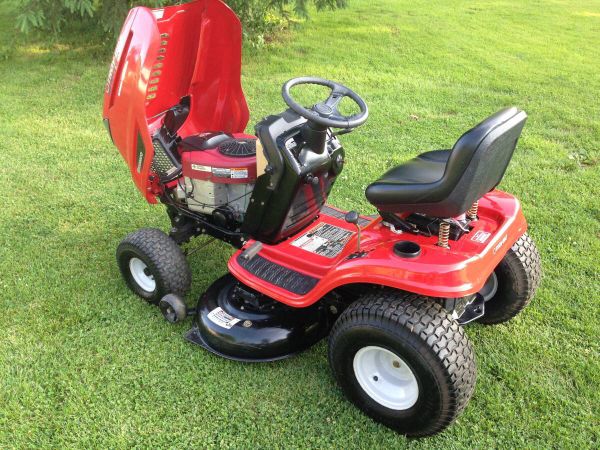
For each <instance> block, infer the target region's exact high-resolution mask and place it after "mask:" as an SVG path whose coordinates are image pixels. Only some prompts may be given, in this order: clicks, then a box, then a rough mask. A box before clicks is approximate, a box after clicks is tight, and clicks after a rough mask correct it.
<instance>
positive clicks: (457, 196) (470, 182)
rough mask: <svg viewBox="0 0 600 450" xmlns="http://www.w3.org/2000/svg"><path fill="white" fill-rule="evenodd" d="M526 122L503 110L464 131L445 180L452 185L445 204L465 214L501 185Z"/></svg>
mask: <svg viewBox="0 0 600 450" xmlns="http://www.w3.org/2000/svg"><path fill="white" fill-rule="evenodd" d="M526 120H527V114H525V112H524V111H520V110H518V109H517V108H515V107H512V108H506V109H503V110H501V111H498V112H497V113H496V114H494V115H492V116H490V117H488V118H487V119H485V120H484V121H483V122H481V123H480V124H478V125H476V126H475V127H474V128H472V129H470V130H469V131H467V132H466V133H465V134H463V135H462V136H461V137H460V138H459V139H458V141H457V142H456V144H454V147H453V148H452V153H451V154H450V157H449V159H448V164H447V166H446V171H445V174H444V177H445V178H446V182H447V183H448V184H449V185H454V188H453V189H452V191H451V193H450V195H449V196H448V198H447V200H448V201H449V203H450V204H454V205H455V206H456V210H457V211H463V212H464V211H466V210H467V209H469V207H470V205H471V204H472V203H473V202H475V201H477V200H479V199H480V198H481V197H483V196H484V195H485V194H487V193H488V192H489V191H491V190H492V189H494V188H495V187H496V186H497V185H498V184H499V183H500V181H502V177H503V176H504V173H505V172H506V168H507V167H508V163H509V162H510V160H511V158H512V155H513V152H514V151H515V147H516V146H517V141H518V140H519V136H520V135H521V131H522V130H523V127H524V126H525V121H526Z"/></svg>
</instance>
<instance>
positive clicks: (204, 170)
mask: <svg viewBox="0 0 600 450" xmlns="http://www.w3.org/2000/svg"><path fill="white" fill-rule="evenodd" d="M221 137H222V138H221ZM194 138H195V142H196V143H198V142H200V143H201V144H200V145H182V146H181V147H180V152H181V163H182V170H183V176H184V180H185V184H184V187H182V186H181V184H180V186H179V189H184V190H185V192H184V193H183V194H184V195H182V197H185V198H186V202H187V205H188V207H189V208H190V209H191V210H192V211H197V212H200V213H203V214H212V213H213V212H214V211H215V209H217V208H223V207H227V208H228V209H229V210H230V211H232V213H233V215H234V218H235V220H236V221H238V222H240V223H241V222H242V221H243V218H244V214H245V212H246V209H247V208H248V203H249V202H250V197H251V195H252V191H253V190H254V183H255V181H256V155H255V154H254V152H252V151H250V150H249V149H252V148H254V145H253V144H254V141H255V140H256V138H255V137H254V136H249V135H245V134H239V133H238V134H234V135H225V134H223V135H221V136H219V135H218V134H214V133H213V134H207V135H206V136H205V137H204V136H202V135H200V136H197V137H196V136H194ZM190 140H191V139H189V138H186V139H185V140H184V142H185V141H190ZM203 142H204V143H205V145H202V143H203ZM211 143H214V144H213V145H214V147H212V148H205V147H207V145H206V144H208V145H210V144H211ZM250 144H252V145H250ZM235 146H239V147H242V148H248V150H247V151H245V152H237V153H236V156H230V155H229V154H225V153H227V152H226V151H224V150H228V149H231V148H232V147H235ZM221 147H223V148H221Z"/></svg>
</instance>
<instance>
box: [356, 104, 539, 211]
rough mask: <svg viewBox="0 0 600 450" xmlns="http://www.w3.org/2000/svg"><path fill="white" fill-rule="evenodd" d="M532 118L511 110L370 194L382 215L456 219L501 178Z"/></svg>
mask: <svg viewBox="0 0 600 450" xmlns="http://www.w3.org/2000/svg"><path fill="white" fill-rule="evenodd" d="M526 120H527V114H525V112H523V111H520V110H518V109H517V108H514V107H513V108H506V109H503V110H502V111H499V112H497V113H496V114H494V115H492V116H490V117H488V118H487V119H486V120H484V121H483V122H481V123H480V124H479V125H477V126H475V127H474V128H472V129H471V130H469V131H467V132H466V133H465V134H463V135H462V136H461V137H460V139H459V140H458V141H457V142H456V144H454V147H453V148H452V150H435V151H431V152H426V153H423V154H421V155H419V156H417V157H416V158H414V159H412V160H410V161H408V162H406V163H404V164H401V165H399V166H397V167H395V168H393V169H391V170H390V171H388V172H386V173H385V174H384V175H383V176H382V177H381V178H380V179H379V180H377V181H375V182H374V183H372V184H371V185H369V187H367V190H366V196H367V199H368V200H369V201H370V202H371V203H372V204H373V205H375V206H376V207H377V209H379V211H381V212H387V213H400V212H411V213H420V214H426V215H428V216H432V217H442V218H446V217H456V216H458V215H460V214H462V213H464V212H465V211H467V210H468V209H469V207H470V206H471V205H472V204H473V203H474V202H475V201H477V200H479V199H480V198H481V197H483V196H484V195H485V194H486V193H488V192H489V191H491V190H492V189H494V188H495V187H496V186H497V185H498V184H499V183H500V181H501V180H502V177H503V176H504V172H505V171H506V168H507V166H508V163H509V162H510V159H511V157H512V154H513V152H514V150H515V147H516V145H517V141H518V139H519V136H520V135H521V130H522V129H523V126H524V125H525V121H526Z"/></svg>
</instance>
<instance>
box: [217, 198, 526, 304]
mask: <svg viewBox="0 0 600 450" xmlns="http://www.w3.org/2000/svg"><path fill="white" fill-rule="evenodd" d="M343 214H344V212H343V211H342V212H341V213H340V210H337V209H335V208H331V207H329V208H328V209H326V210H324V212H322V213H321V215H320V216H319V218H318V219H317V220H316V221H315V222H313V223H312V224H310V225H309V226H308V227H306V228H305V229H304V230H302V231H301V232H299V233H298V234H296V235H295V236H292V237H290V238H289V239H287V240H285V241H283V242H281V243H279V244H277V245H266V244H263V248H262V250H261V251H260V252H259V253H258V255H257V256H256V257H259V258H260V261H261V262H263V263H266V264H268V265H269V266H270V267H268V268H267V269H268V270H267V271H262V272H257V271H254V273H252V272H251V271H249V270H247V269H245V268H244V267H242V265H241V264H240V262H241V259H240V254H241V252H242V251H243V250H244V249H245V248H248V247H249V246H251V245H252V244H253V243H254V242H255V241H253V240H251V241H249V242H248V243H246V245H245V246H244V248H243V249H242V250H240V251H238V252H236V253H235V254H234V255H233V256H232V257H231V259H230V260H229V264H228V266H229V270H230V272H231V273H232V274H233V275H234V276H235V277H236V278H237V279H239V280H240V281H241V282H243V283H244V284H246V285H247V286H249V287H251V288H253V289H255V290H257V291H259V292H261V293H263V294H265V295H267V296H269V297H271V298H274V299H276V300H278V301H280V302H282V303H285V304H287V305H290V306H294V307H306V306H310V305H312V304H313V303H315V302H316V301H318V300H319V299H320V298H322V297H323V296H324V295H325V294H327V293H328V292H329V291H331V290H333V289H335V288H336V287H338V286H341V285H345V284H350V283H370V284H379V285H382V286H389V287H393V288H397V289H402V290H406V291H410V292H414V293H417V294H421V295H427V296H432V297H444V298H458V297H463V296H466V295H470V294H474V293H476V292H478V291H479V290H480V289H481V288H482V287H483V285H484V283H485V281H486V280H487V278H488V277H489V275H490V274H491V273H492V271H493V270H494V269H495V267H496V266H497V265H498V263H499V262H500V261H501V259H502V258H503V257H504V255H505V254H506V251H507V250H508V248H510V246H511V245H512V244H513V243H514V242H516V241H517V239H518V238H519V237H520V236H521V235H522V234H523V233H524V232H525V231H526V230H527V223H526V221H525V217H524V216H523V213H522V211H521V206H520V203H519V201H518V200H517V199H516V198H515V197H513V196H511V195H509V194H506V193H504V192H501V191H498V190H495V191H492V192H490V193H488V194H487V195H486V196H484V197H483V198H482V199H481V200H480V201H479V219H478V220H477V221H475V222H472V223H471V225H472V226H473V228H472V230H471V231H470V232H469V233H467V234H465V235H463V236H462V237H461V238H460V239H459V240H458V241H452V240H451V241H450V247H451V248H450V249H445V248H442V247H439V246H437V245H436V243H437V236H430V237H426V236H422V235H416V234H412V233H406V232H403V233H401V234H396V233H394V232H392V231H391V230H390V229H389V228H388V227H386V226H384V225H383V224H382V223H381V222H382V221H381V218H380V217H378V218H376V219H369V218H368V217H362V222H363V223H366V224H364V225H363V226H362V227H361V230H362V231H361V251H362V252H366V255H365V256H363V257H359V258H354V257H352V256H351V255H352V254H354V253H355V252H356V251H357V242H356V240H357V236H356V235H357V233H356V227H355V226H354V225H352V224H348V223H346V221H345V220H344V218H343ZM336 216H337V217H336ZM367 221H368V223H367ZM323 224H328V225H333V226H335V227H337V229H338V232H339V234H340V235H342V236H344V235H347V237H346V239H347V241H346V243H345V245H344V246H343V249H342V250H341V251H340V252H339V253H338V254H337V255H335V256H333V257H328V256H324V255H320V254H317V253H315V251H314V248H310V246H309V249H308V250H307V249H304V248H300V247H299V245H301V244H302V243H303V242H306V241H307V240H308V239H310V236H307V237H305V236H306V235H310V234H311V232H312V231H314V230H316V229H317V227H320V226H323ZM487 233H489V235H488V234H487ZM403 240H408V241H412V242H416V243H418V244H419V245H420V246H421V254H420V255H419V256H418V257H416V258H402V257H399V256H397V255H396V254H394V251H393V247H394V244H395V243H396V242H398V241H403ZM313 247H314V246H313ZM256 257H255V258H256ZM265 260H266V261H265ZM246 267H248V266H247V265H246ZM251 270H252V269H251ZM273 270H275V271H276V272H277V271H279V272H281V271H283V272H286V273H287V274H295V275H296V276H297V277H300V278H301V279H302V280H304V281H306V282H307V283H304V284H303V286H309V287H310V289H304V290H307V292H305V293H304V292H303V289H292V290H293V291H295V292H291V291H290V290H288V289H290V287H289V286H288V289H285V288H283V287H281V286H278V285H276V284H273V283H271V282H269V281H268V280H269V279H271V277H269V276H268V272H269V271H270V272H273Z"/></svg>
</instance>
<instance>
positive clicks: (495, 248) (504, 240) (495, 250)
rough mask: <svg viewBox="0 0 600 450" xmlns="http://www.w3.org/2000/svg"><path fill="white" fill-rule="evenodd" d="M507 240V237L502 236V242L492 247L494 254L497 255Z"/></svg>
mask: <svg viewBox="0 0 600 450" xmlns="http://www.w3.org/2000/svg"><path fill="white" fill-rule="evenodd" d="M507 239H508V235H504V237H503V238H502V240H501V241H500V242H498V244H496V246H495V247H494V254H496V253H498V250H500V247H502V246H503V245H504V243H505V242H506V240H507Z"/></svg>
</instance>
